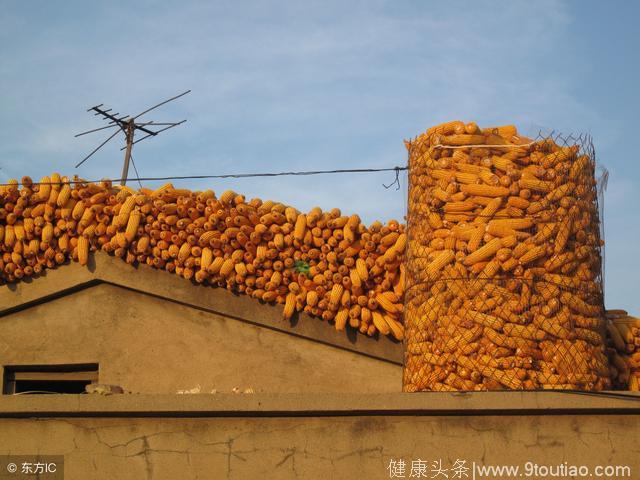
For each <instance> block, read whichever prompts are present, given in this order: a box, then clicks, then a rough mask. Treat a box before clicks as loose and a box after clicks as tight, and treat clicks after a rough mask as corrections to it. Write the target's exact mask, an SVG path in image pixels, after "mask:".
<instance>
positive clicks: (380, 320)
mask: <svg viewBox="0 0 640 480" xmlns="http://www.w3.org/2000/svg"><path fill="white" fill-rule="evenodd" d="M371 318H372V320H373V324H374V325H375V327H376V328H377V329H378V331H379V332H380V333H381V334H383V335H389V333H390V332H391V328H390V327H389V324H388V323H387V321H386V320H385V319H384V317H383V316H382V314H381V313H380V312H378V311H377V310H374V311H372V312H371Z"/></svg>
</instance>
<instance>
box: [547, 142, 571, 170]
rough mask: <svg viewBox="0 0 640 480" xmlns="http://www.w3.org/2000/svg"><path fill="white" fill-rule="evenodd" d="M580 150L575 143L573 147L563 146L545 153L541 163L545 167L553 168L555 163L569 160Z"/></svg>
mask: <svg viewBox="0 0 640 480" xmlns="http://www.w3.org/2000/svg"><path fill="white" fill-rule="evenodd" d="M577 151H578V146H577V145H573V146H571V147H561V148H560V150H558V151H557V152H553V153H550V154H548V155H545V156H544V157H542V159H541V160H540V165H542V166H543V167H544V168H552V167H553V166H554V165H556V164H558V163H560V162H564V161H567V160H569V159H571V158H573V157H574V156H575V154H576V153H577Z"/></svg>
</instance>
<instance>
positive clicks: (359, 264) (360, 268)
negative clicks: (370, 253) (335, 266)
mask: <svg viewBox="0 0 640 480" xmlns="http://www.w3.org/2000/svg"><path fill="white" fill-rule="evenodd" d="M356 271H357V272H358V276H359V277H360V279H361V280H362V281H363V282H366V281H367V280H369V269H368V268H367V264H366V262H365V261H364V259H362V258H358V259H357V260H356Z"/></svg>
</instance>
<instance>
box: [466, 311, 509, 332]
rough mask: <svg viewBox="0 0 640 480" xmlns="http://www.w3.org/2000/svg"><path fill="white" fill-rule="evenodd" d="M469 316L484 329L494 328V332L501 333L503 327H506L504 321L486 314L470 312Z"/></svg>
mask: <svg viewBox="0 0 640 480" xmlns="http://www.w3.org/2000/svg"><path fill="white" fill-rule="evenodd" d="M467 316H468V317H469V319H471V320H473V321H474V322H476V323H477V324H479V325H482V326H484V327H490V328H493V329H494V330H498V331H499V330H502V327H504V320H502V319H500V318H498V317H494V316H493V315H487V314H486V313H482V312H477V311H475V310H469V311H468V312H467Z"/></svg>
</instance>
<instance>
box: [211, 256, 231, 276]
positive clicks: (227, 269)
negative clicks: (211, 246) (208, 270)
mask: <svg viewBox="0 0 640 480" xmlns="http://www.w3.org/2000/svg"><path fill="white" fill-rule="evenodd" d="M214 263H215V262H214ZM234 270H235V265H234V263H233V260H231V259H230V258H228V259H226V260H224V263H223V264H222V266H221V267H220V275H222V276H223V277H227V276H229V274H230V273H231V272H233V271H234Z"/></svg>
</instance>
